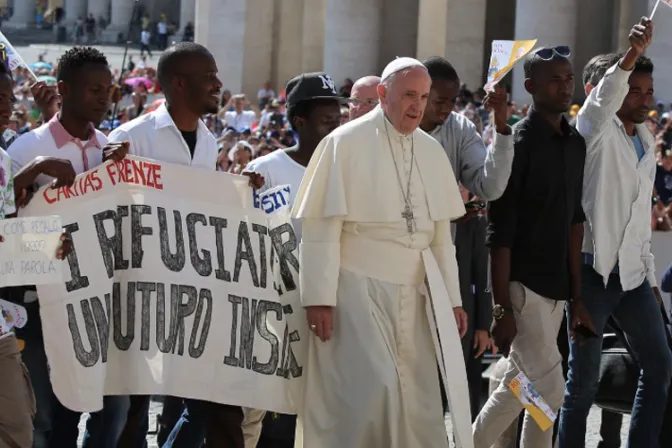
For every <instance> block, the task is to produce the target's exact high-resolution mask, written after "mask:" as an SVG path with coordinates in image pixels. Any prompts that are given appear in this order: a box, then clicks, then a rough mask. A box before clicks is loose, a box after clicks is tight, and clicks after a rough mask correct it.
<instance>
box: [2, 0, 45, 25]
mask: <svg viewBox="0 0 672 448" xmlns="http://www.w3.org/2000/svg"><path fill="white" fill-rule="evenodd" d="M36 13H37V8H36V6H35V1H34V0H16V1H15V2H14V14H12V17H11V18H10V20H9V21H7V22H4V23H3V24H2V26H3V27H7V28H13V29H19V28H28V27H29V26H31V25H33V24H35V15H36Z"/></svg>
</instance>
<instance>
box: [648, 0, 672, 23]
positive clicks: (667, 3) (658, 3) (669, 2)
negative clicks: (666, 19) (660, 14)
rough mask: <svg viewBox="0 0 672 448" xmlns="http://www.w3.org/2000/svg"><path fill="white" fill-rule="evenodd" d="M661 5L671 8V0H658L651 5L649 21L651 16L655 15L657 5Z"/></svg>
mask: <svg viewBox="0 0 672 448" xmlns="http://www.w3.org/2000/svg"><path fill="white" fill-rule="evenodd" d="M661 3H665V4H666V5H667V6H669V7H670V8H672V0H658V1H657V2H656V4H655V5H653V11H651V15H649V19H653V16H654V15H655V14H656V10H658V5H660V4H661Z"/></svg>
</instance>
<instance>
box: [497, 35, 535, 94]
mask: <svg viewBox="0 0 672 448" xmlns="http://www.w3.org/2000/svg"><path fill="white" fill-rule="evenodd" d="M536 44H537V40H536V39H534V40H515V41H514V40H493V41H492V53H491V55H490V65H489V67H488V80H487V82H486V84H485V90H486V91H492V90H494V89H495V85H496V84H497V83H498V82H499V81H501V79H502V78H503V77H504V76H506V74H507V73H509V72H510V71H511V69H512V68H513V66H514V65H516V63H517V62H518V61H520V60H521V59H522V58H524V57H525V55H526V54H527V53H529V52H530V51H532V49H533V48H534V46H535V45H536Z"/></svg>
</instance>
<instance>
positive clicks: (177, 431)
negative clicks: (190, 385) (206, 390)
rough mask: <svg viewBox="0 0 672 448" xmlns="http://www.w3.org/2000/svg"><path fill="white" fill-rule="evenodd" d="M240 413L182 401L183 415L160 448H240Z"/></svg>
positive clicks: (232, 408)
mask: <svg viewBox="0 0 672 448" xmlns="http://www.w3.org/2000/svg"><path fill="white" fill-rule="evenodd" d="M243 418H244V415H243V409H242V408H241V407H240V406H229V405H225V404H218V403H212V402H209V401H202V400H192V399H185V400H184V412H183V413H182V417H180V420H179V421H178V422H177V424H176V425H175V427H174V428H173V430H172V432H171V433H170V436H168V440H167V441H166V443H165V444H164V445H163V448H173V447H175V448H200V447H201V446H202V445H203V441H204V440H205V439H206V437H207V439H208V440H207V442H208V446H214V447H220V446H221V447H226V448H244V447H245V439H244V436H243V427H242V425H243Z"/></svg>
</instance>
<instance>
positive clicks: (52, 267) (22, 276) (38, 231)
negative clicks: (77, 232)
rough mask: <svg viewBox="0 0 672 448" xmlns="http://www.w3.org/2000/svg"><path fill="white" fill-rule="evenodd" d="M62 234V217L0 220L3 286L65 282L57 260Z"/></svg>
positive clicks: (0, 272) (0, 257)
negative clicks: (2, 239)
mask: <svg viewBox="0 0 672 448" xmlns="http://www.w3.org/2000/svg"><path fill="white" fill-rule="evenodd" d="M61 234H62V227H61V218H60V217H59V216H38V217H34V218H13V219H4V220H2V221H0V235H2V236H3V238H4V241H3V242H2V243H0V286H16V285H48V284H50V283H60V282H62V281H63V270H62V263H61V262H60V261H58V260H57V259H56V251H57V250H58V247H59V245H60V243H61V242H60V238H61Z"/></svg>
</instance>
